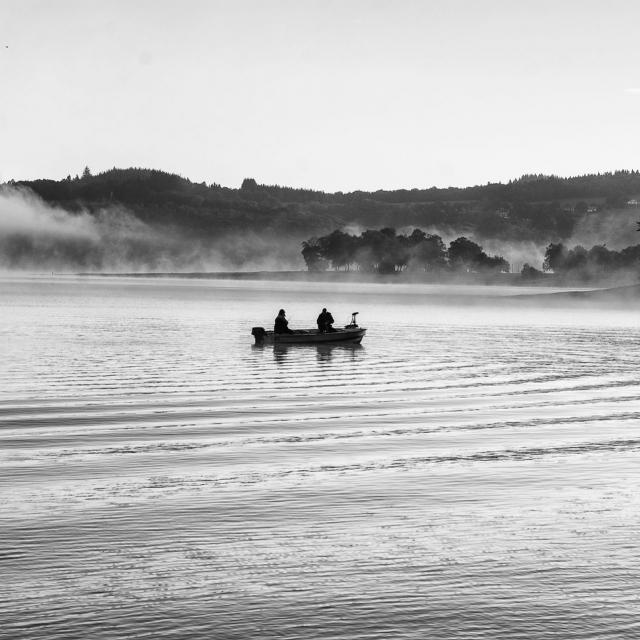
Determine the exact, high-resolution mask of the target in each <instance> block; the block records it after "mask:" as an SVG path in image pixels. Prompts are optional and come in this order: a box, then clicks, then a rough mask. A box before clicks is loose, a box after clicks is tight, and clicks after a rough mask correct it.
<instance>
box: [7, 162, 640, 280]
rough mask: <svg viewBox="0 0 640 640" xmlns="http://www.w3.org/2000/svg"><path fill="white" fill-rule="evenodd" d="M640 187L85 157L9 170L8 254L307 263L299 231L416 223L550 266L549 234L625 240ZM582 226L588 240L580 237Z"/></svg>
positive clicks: (153, 261) (585, 179) (179, 263)
mask: <svg viewBox="0 0 640 640" xmlns="http://www.w3.org/2000/svg"><path fill="white" fill-rule="evenodd" d="M639 194H640V172H638V171H616V172H613V173H604V174H594V175H585V176H579V177H573V178H559V177H556V176H544V175H527V176H522V177H521V178H519V179H517V180H513V181H511V182H509V183H507V184H487V185H481V186H473V187H467V188H453V187H451V188H436V187H431V188H428V189H411V190H406V189H401V190H395V191H374V192H364V191H354V192H350V193H342V192H337V193H325V192H322V191H313V190H308V189H295V188H290V187H282V186H278V185H263V184H259V183H258V182H257V181H256V180H255V179H253V178H247V179H245V180H244V181H243V182H242V185H241V186H240V187H239V188H229V187H223V186H221V185H219V184H216V183H209V184H207V183H204V182H201V183H196V182H192V181H190V180H188V179H187V178H184V177H181V176H179V175H175V174H171V173H166V172H163V171H158V170H153V169H141V168H130V169H116V168H114V169H111V170H109V171H105V172H102V173H98V174H96V175H93V174H92V173H91V171H90V170H89V169H88V168H86V169H85V170H84V172H83V173H82V175H76V176H73V177H72V176H71V175H69V176H67V178H66V179H63V180H44V179H43V180H31V181H24V180H11V181H9V182H8V183H6V184H5V185H2V186H1V187H0V266H9V267H12V266H18V267H19V266H25V265H28V264H30V263H34V264H38V263H41V264H43V265H58V264H59V265H65V264H67V265H69V267H71V268H78V267H82V266H86V267H87V268H91V269H103V268H117V267H118V266H119V265H120V264H121V263H122V266H123V267H124V266H126V265H127V264H129V265H133V266H136V265H137V266H138V267H139V268H141V269H154V270H158V269H167V268H171V267H172V266H173V267H174V268H176V269H178V270H179V269H189V268H196V269H198V268H200V269H209V268H211V269H214V268H220V267H229V268H247V267H248V266H254V267H255V266H258V265H262V266H264V267H265V268H276V266H277V265H282V267H288V268H296V267H297V268H301V267H303V266H304V265H303V262H302V259H301V257H300V253H299V251H300V243H301V242H302V241H305V240H308V239H309V238H310V237H316V238H320V237H324V236H325V235H328V234H330V233H331V232H333V231H334V230H340V231H341V232H343V233H347V234H349V233H351V234H354V232H355V235H358V234H362V232H363V231H364V230H365V229H368V230H369V231H371V232H374V231H380V230H382V229H385V228H392V229H398V230H399V232H400V236H407V234H408V233H410V230H411V229H418V230H421V231H422V232H423V233H424V234H425V235H426V236H440V237H441V238H444V239H445V240H446V241H447V242H450V241H452V240H453V239H455V238H458V237H465V238H467V239H469V241H471V242H474V243H477V244H482V245H485V246H487V245H489V246H490V248H491V249H492V251H494V252H497V253H501V254H504V255H505V258H506V260H508V261H511V262H512V263H514V264H515V263H517V262H518V261H519V262H523V261H525V259H526V260H527V261H530V262H532V263H533V262H535V263H536V265H537V266H539V267H542V264H541V263H542V254H543V252H544V247H546V246H547V245H548V244H549V243H564V244H566V245H567V246H569V245H573V244H578V243H580V242H582V243H583V244H585V243H586V242H588V241H591V244H595V243H601V244H605V243H606V244H608V245H609V246H613V247H614V248H621V243H622V242H623V241H625V240H627V239H628V238H629V233H628V230H629V224H633V220H634V219H637V218H638V217H640V212H637V206H638V196H639ZM18 199H19V200H20V201H19V202H18ZM35 209H37V212H36V213H37V215H36V214H34V213H33V212H34V210H35ZM636 214H638V215H636ZM29 216H31V217H32V218H33V220H32V223H33V224H30V223H29V224H28V223H27V219H28V218H29ZM7 219H10V221H11V222H10V224H8V223H7V222H6V220H7ZM630 221H631V222H630ZM53 227H55V229H53ZM50 228H51V229H53V230H52V231H51V233H49V234H48V235H47V232H46V229H50ZM585 230H587V231H588V234H591V235H590V236H589V237H587V239H586V240H585V239H583V238H581V237H580V234H581V233H582V234H584V232H585ZM576 234H578V235H577V236H576ZM588 234H587V235H588ZM514 243H529V245H530V247H535V251H532V254H531V258H528V256H527V255H525V256H524V259H523V258H522V257H518V258H517V259H516V258H515V257H514V256H513V255H511V254H509V251H508V248H509V247H510V246H513V245H514ZM627 244H631V243H627ZM503 246H504V247H505V248H504V249H503V248H502V247H503ZM105 247H107V248H105ZM211 256H214V258H211ZM329 260H330V262H331V263H333V259H329ZM520 266H521V265H520ZM378 268H382V269H383V270H384V269H387V268H388V266H387V265H386V264H383V265H382V267H378Z"/></svg>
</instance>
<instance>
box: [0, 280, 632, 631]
mask: <svg viewBox="0 0 640 640" xmlns="http://www.w3.org/2000/svg"><path fill="white" fill-rule="evenodd" d="M447 291H451V289H449V290H447V289H445V288H443V287H435V286H426V285H414V286H411V285H377V284H349V285H346V284H345V285H336V284H308V283H278V282H251V281H249V282H239V281H225V280H220V281H203V280H188V279H148V278H121V279H118V278H97V277H96V278H82V279H81V278H72V277H67V278H65V277H56V278H53V277H51V278H47V277H32V278H28V277H6V276H5V277H3V278H2V279H0V310H1V311H0V313H1V316H0V341H1V342H0V344H1V347H2V358H1V359H0V509H1V521H0V575H1V579H0V638H2V639H5V638H6V639H11V640H14V639H20V640H22V639H36V638H37V639H47V640H51V639H63V638H64V639H65V640H66V639H88V638H91V639H92V640H95V639H99V638H135V639H142V638H145V639H156V638H164V639H169V640H184V639H187V640H188V639H196V638H198V639H200V638H202V639H205V638H206V639H220V640H227V639H230V640H236V639H237V640H249V639H253V638H256V639H261V638H265V639H271V638H279V639H307V638H323V639H352V640H355V639H369V638H372V639H390V638H400V639H408V638H411V639H421V640H422V639H425V638H429V639H440V638H442V639H445V638H446V639H450V638H474V639H475V638H477V639H484V640H490V639H495V638H509V639H513V638H516V639H520V638H521V639H523V640H524V639H527V640H531V639H540V638H563V639H571V638H581V639H582V638H584V639H586V638H616V639H617V638H623V637H625V638H627V637H628V638H631V637H638V636H639V635H640V599H639V597H638V593H639V591H640V543H639V542H638V540H639V534H640V420H639V419H640V375H639V373H638V363H639V362H640V320H639V317H640V316H639V313H638V309H635V310H609V311H605V310H598V309H586V308H574V309H570V308H566V309H563V308H561V307H554V308H544V307H543V306H539V307H532V306H531V305H527V306H525V305H522V304H518V303H517V301H516V300H515V299H511V298H507V296H509V295H511V294H514V293H531V292H534V293H540V292H542V290H541V289H540V288H537V289H535V290H534V289H532V290H531V291H527V290H524V289H522V288H519V289H499V290H497V289H490V288H480V287H463V288H456V289H455V291H456V292H457V293H456V297H452V298H451V299H447V298H446V297H444V294H446V293H447ZM495 296H502V299H500V298H496V297H495ZM280 307H284V308H285V309H286V310H287V315H288V316H289V318H290V326H292V327H293V328H303V327H311V326H314V324H315V318H316V316H317V314H318V313H319V311H320V309H321V308H322V307H327V308H328V309H329V310H330V311H331V312H332V313H333V316H334V317H335V319H336V324H338V325H343V324H346V323H347V322H348V320H349V319H350V315H351V312H352V311H359V312H360V315H359V316H358V318H359V322H360V324H361V325H362V326H366V327H367V328H368V333H367V335H366V337H365V339H364V341H363V343H362V346H345V345H342V346H335V347H326V346H324V347H314V346H292V347H289V348H277V347H273V346H270V347H267V346H265V347H262V348H259V347H254V346H253V345H252V343H253V339H252V337H251V334H250V332H251V327H252V326H255V325H261V326H264V327H266V328H271V325H272V323H273V318H274V317H275V315H276V313H277V311H278V309H279V308H280Z"/></svg>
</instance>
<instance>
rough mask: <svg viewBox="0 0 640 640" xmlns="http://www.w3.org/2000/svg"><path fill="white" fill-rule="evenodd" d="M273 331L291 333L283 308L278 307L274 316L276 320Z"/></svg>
mask: <svg viewBox="0 0 640 640" xmlns="http://www.w3.org/2000/svg"><path fill="white" fill-rule="evenodd" d="M273 332H274V333H293V331H292V330H291V329H289V321H288V320H287V318H286V315H285V312H284V309H280V311H278V315H277V316H276V321H275V323H274V325H273Z"/></svg>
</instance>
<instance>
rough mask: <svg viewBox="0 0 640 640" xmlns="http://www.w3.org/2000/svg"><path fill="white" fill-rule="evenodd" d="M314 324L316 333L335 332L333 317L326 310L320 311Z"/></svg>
mask: <svg viewBox="0 0 640 640" xmlns="http://www.w3.org/2000/svg"><path fill="white" fill-rule="evenodd" d="M316 322H317V323H318V331H319V332H320V333H332V332H334V331H335V329H334V328H333V323H334V322H335V321H334V319H333V316H332V315H331V313H330V312H329V311H327V310H326V309H323V310H322V313H321V314H320V315H319V316H318V319H317V321H316Z"/></svg>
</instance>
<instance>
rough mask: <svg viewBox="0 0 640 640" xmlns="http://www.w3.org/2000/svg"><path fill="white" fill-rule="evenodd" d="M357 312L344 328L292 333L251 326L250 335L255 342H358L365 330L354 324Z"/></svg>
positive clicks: (300, 330)
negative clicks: (275, 331)
mask: <svg viewBox="0 0 640 640" xmlns="http://www.w3.org/2000/svg"><path fill="white" fill-rule="evenodd" d="M357 315H358V312H357V311H355V312H354V313H352V314H351V322H350V323H349V324H348V325H346V326H345V327H344V329H333V330H332V331H324V332H320V331H318V330H317V329H298V330H296V331H294V332H293V333H274V332H273V331H266V330H265V329H264V327H253V328H252V329H251V335H252V336H253V337H254V338H255V341H256V344H327V343H335V342H350V343H355V344H360V342H361V340H362V338H363V337H364V334H365V333H366V332H367V330H366V329H365V328H364V327H359V326H358V325H357V324H356V316H357Z"/></svg>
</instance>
